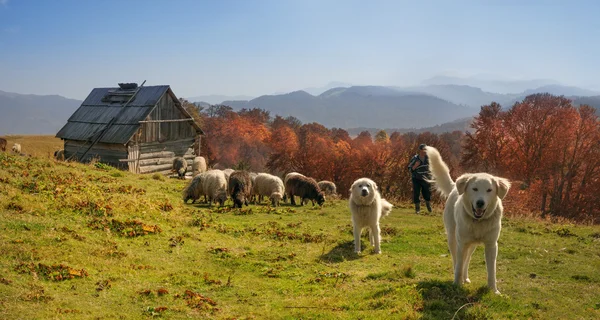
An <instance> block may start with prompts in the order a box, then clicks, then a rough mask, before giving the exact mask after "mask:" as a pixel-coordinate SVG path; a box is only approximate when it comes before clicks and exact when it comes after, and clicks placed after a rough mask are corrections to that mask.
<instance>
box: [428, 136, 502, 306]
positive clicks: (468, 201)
mask: <svg viewBox="0 0 600 320" xmlns="http://www.w3.org/2000/svg"><path fill="white" fill-rule="evenodd" d="M426 151H427V155H428V156H429V169H430V171H431V175H432V176H433V180H434V183H435V186H436V188H437V189H438V190H439V191H440V192H441V193H442V194H443V195H444V196H446V197H448V200H446V208H445V209H444V226H445V227H446V233H447V234H448V248H449V249H450V253H451V254H452V262H453V265H454V283H455V284H458V285H460V284H463V283H465V282H467V283H470V282H471V281H470V280H469V272H468V271H469V270H468V269H469V262H470V260H471V255H472V254H473V251H474V250H475V247H476V246H477V244H478V243H483V244H484V245H485V264H486V267H487V280H488V281H487V282H488V287H489V288H490V289H491V290H492V291H494V293H496V294H500V291H498V289H497V288H496V257H497V256H498V238H499V237H500V229H501V219H502V211H503V207H502V199H503V198H504V197H505V196H506V194H507V193H508V189H509V188H510V182H509V181H508V180H506V179H504V178H500V177H495V176H492V175H490V174H487V173H466V174H463V175H462V176H460V177H458V179H456V183H455V182H454V181H452V178H451V177H450V170H449V169H448V166H447V165H446V163H444V161H443V160H442V157H441V156H440V153H439V152H438V150H437V149H435V148H433V147H426Z"/></svg>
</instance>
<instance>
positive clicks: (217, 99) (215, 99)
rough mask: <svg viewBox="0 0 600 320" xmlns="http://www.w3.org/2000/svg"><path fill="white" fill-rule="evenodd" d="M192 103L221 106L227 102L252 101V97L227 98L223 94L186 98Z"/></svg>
mask: <svg viewBox="0 0 600 320" xmlns="http://www.w3.org/2000/svg"><path fill="white" fill-rule="evenodd" d="M186 99H187V100H188V101H190V102H205V103H208V104H219V103H221V102H223V101H226V100H251V99H254V97H252V96H226V95H221V94H211V95H207V96H196V97H189V98H186Z"/></svg>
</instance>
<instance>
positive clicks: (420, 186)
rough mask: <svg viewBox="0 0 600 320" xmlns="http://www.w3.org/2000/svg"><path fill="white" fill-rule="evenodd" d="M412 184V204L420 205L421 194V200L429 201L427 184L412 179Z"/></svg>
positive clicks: (429, 190)
mask: <svg viewBox="0 0 600 320" xmlns="http://www.w3.org/2000/svg"><path fill="white" fill-rule="evenodd" d="M412 183H413V203H420V202H421V200H419V197H420V196H421V192H422V193H423V198H424V199H425V201H427V202H429V201H431V187H430V185H429V182H427V181H425V180H421V179H415V178H413V179H412Z"/></svg>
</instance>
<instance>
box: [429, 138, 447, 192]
mask: <svg viewBox="0 0 600 320" xmlns="http://www.w3.org/2000/svg"><path fill="white" fill-rule="evenodd" d="M425 151H426V152H427V156H428V157H429V171H430V172H431V176H432V180H430V181H429V182H432V183H434V184H435V188H436V189H437V190H439V191H440V193H441V194H442V195H444V196H445V197H447V196H448V195H449V194H450V192H452V189H453V188H454V181H453V180H452V178H451V177H450V169H448V165H447V164H446V163H445V162H444V160H442V156H441V155H440V152H439V151H438V150H437V149H436V148H434V147H429V146H427V147H425Z"/></svg>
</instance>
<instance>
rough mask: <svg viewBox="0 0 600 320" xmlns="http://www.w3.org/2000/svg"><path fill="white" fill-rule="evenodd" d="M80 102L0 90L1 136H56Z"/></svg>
mask: <svg viewBox="0 0 600 320" xmlns="http://www.w3.org/2000/svg"><path fill="white" fill-rule="evenodd" d="M81 103H82V101H80V100H75V99H69V98H65V97H62V96H58V95H33V94H18V93H12V92H4V91H0V114H1V116H0V134H2V135H6V134H55V133H56V132H58V130H60V128H61V127H62V126H63V125H64V124H65V123H66V122H67V119H68V118H69V117H70V116H71V115H72V114H73V112H75V110H77V108H78V107H79V106H80V105H81Z"/></svg>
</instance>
